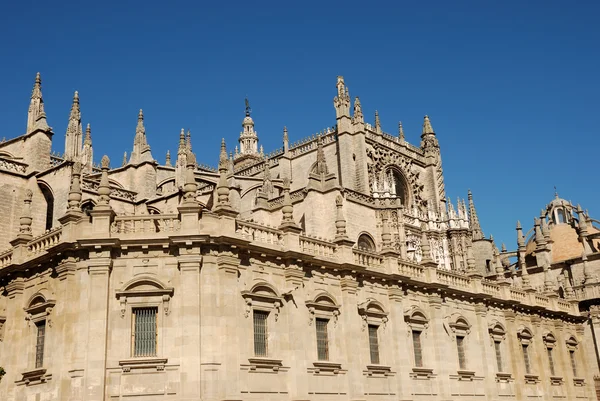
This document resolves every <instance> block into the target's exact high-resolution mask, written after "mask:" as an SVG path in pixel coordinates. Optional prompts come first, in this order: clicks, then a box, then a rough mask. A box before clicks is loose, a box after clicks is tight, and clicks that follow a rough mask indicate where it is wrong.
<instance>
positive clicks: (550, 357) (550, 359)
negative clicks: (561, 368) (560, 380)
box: [546, 347, 556, 376]
mask: <svg viewBox="0 0 600 401" xmlns="http://www.w3.org/2000/svg"><path fill="white" fill-rule="evenodd" d="M546 351H547V352H548V366H549V367H550V374H551V375H552V376H556V372H555V371H554V357H553V356H552V347H548V348H546Z"/></svg>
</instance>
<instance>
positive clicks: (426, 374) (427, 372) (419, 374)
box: [410, 367, 435, 380]
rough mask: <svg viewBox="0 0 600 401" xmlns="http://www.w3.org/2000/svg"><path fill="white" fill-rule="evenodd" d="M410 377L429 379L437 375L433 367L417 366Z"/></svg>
mask: <svg viewBox="0 0 600 401" xmlns="http://www.w3.org/2000/svg"><path fill="white" fill-rule="evenodd" d="M410 377H412V378H413V379H421V380H423V379H425V380H428V379H431V378H433V377H435V375H434V374H433V369H429V368H417V367H415V368H412V372H411V373H410Z"/></svg>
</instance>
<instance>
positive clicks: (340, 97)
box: [333, 76, 350, 118]
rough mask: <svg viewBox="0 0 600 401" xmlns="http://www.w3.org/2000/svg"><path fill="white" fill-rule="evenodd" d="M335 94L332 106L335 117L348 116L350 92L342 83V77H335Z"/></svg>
mask: <svg viewBox="0 0 600 401" xmlns="http://www.w3.org/2000/svg"><path fill="white" fill-rule="evenodd" d="M335 86H336V88H337V96H335V97H334V98H333V106H334V107H335V117H336V118H340V117H350V94H349V93H348V88H347V87H346V84H345V83H344V77H342V76H338V77H337V83H336V85H335Z"/></svg>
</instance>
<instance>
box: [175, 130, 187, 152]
mask: <svg viewBox="0 0 600 401" xmlns="http://www.w3.org/2000/svg"><path fill="white" fill-rule="evenodd" d="M185 153H186V149H185V130H184V129H183V128H182V129H181V132H180V133H179V149H178V150H177V154H178V155H184V156H185Z"/></svg>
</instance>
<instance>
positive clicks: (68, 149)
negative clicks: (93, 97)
mask: <svg viewBox="0 0 600 401" xmlns="http://www.w3.org/2000/svg"><path fill="white" fill-rule="evenodd" d="M82 131H83V130H82V127H81V109H80V107H79V92H77V91H75V93H74V94H73V103H72V105H71V113H70V114H69V123H68V124H67V132H66V134H65V159H67V160H74V159H76V158H78V157H79V153H80V151H81V140H82V136H83V132H82Z"/></svg>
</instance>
